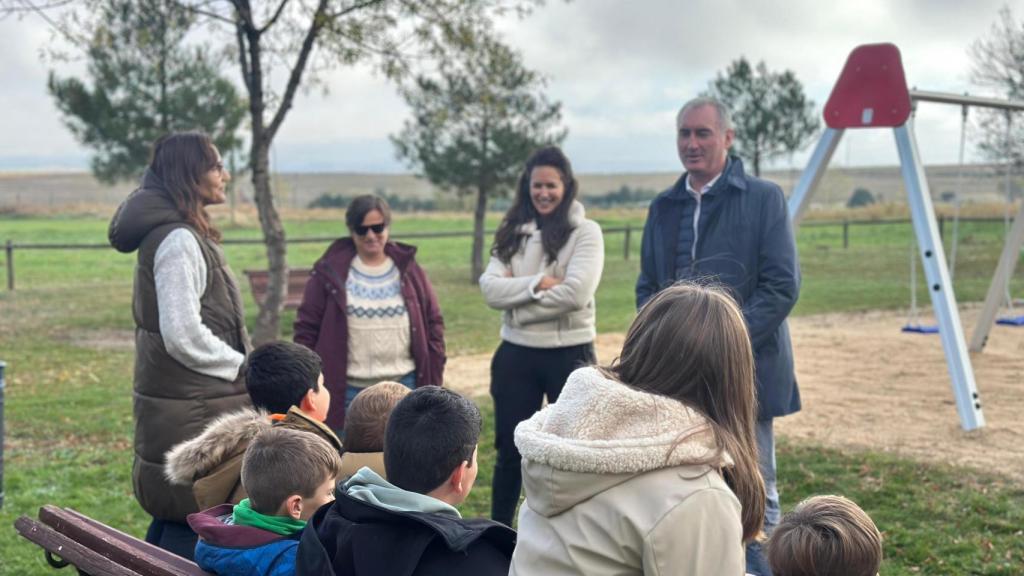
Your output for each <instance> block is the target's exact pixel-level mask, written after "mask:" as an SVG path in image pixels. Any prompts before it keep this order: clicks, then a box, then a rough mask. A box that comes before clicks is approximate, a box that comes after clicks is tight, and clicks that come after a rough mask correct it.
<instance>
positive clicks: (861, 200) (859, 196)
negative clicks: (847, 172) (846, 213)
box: [846, 188, 875, 208]
mask: <svg viewBox="0 0 1024 576" xmlns="http://www.w3.org/2000/svg"><path fill="white" fill-rule="evenodd" d="M874 203H875V197H874V195H872V194H871V191H870V190H868V189H867V188H857V189H855V190H854V191H853V194H851V195H850V199H849V200H847V201H846V207H847V208H859V207H861V206H868V205H871V204H874Z"/></svg>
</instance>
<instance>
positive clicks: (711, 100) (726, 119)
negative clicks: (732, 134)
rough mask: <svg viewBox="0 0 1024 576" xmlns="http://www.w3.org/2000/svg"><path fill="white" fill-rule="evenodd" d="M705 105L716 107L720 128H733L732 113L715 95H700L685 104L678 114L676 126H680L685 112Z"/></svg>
mask: <svg viewBox="0 0 1024 576" xmlns="http://www.w3.org/2000/svg"><path fill="white" fill-rule="evenodd" d="M704 106H711V107H712V108H714V109H715V112H716V113H717V114H718V127H719V128H721V129H722V130H723V131H725V130H732V129H733V126H732V114H731V113H729V109H728V108H726V106H725V104H724V103H723V102H722V101H721V100H719V99H718V98H715V97H714V96H698V97H697V98H694V99H693V100H690V101H689V102H687V103H686V104H683V107H682V108H680V109H679V114H677V115H676V126H677V127H678V126H679V122H680V121H681V120H682V119H683V115H684V114H686V113H687V112H689V111H690V110H693V109H695V108H701V107H704Z"/></svg>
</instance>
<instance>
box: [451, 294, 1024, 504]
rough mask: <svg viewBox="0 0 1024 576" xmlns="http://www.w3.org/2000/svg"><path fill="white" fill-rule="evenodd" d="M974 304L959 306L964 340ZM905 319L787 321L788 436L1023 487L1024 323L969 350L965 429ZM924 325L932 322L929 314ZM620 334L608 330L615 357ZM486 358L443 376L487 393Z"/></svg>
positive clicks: (880, 315)
mask: <svg viewBox="0 0 1024 576" xmlns="http://www.w3.org/2000/svg"><path fill="white" fill-rule="evenodd" d="M977 313H978V310H977V309H976V308H974V309H968V310H965V311H963V312H962V315H961V319H962V322H963V324H964V328H965V330H966V331H967V335H968V338H969V336H970V333H971V331H972V330H973V328H974V322H975V319H976V317H977ZM904 321H905V316H904V315H903V314H901V313H898V312H868V313H862V314H835V315H832V314H830V315H822V316H810V317H802V318H794V319H791V321H790V328H791V330H792V333H793V346H794V348H795V354H796V370H797V378H798V380H799V382H800V392H801V395H802V398H803V406H804V409H803V410H802V411H801V412H798V413H797V414H794V415H792V416H788V417H786V418H780V419H778V420H776V430H777V431H778V433H779V434H781V435H782V436H785V437H787V438H791V439H796V440H806V441H810V442H813V443H816V444H821V445H825V446H831V447H836V448H852V449H858V450H860V449H869V450H874V451H881V452H891V453H896V454H899V455H902V456H908V457H911V458H914V459H918V460H922V461H927V462H938V463H944V464H955V465H962V466H971V467H974V468H979V469H982V470H991V471H995V472H998V473H1001V474H1003V475H1005V476H1008V477H1010V478H1013V479H1014V480H1016V481H1018V482H1020V483H1021V484H1024V416H1022V415H1024V327H1021V328H1010V327H1004V326H996V327H994V328H993V329H992V332H991V335H990V336H989V341H988V345H987V346H986V348H985V351H984V352H983V353H980V354H974V355H972V358H971V361H972V363H973V365H974V372H975V379H976V381H977V385H978V391H979V394H980V395H981V401H982V409H983V411H984V415H985V420H986V426H985V427H984V428H982V429H980V430H977V431H974V432H964V431H963V430H962V429H961V428H960V420H959V416H958V415H957V411H956V403H955V400H954V398H953V391H952V388H951V386H950V379H949V373H948V371H947V369H946V363H945V357H944V356H943V352H942V343H941V342H940V340H939V337H938V336H937V335H919V334H904V333H902V332H900V327H901V326H902V325H903V323H904ZM925 321H928V319H925ZM622 339H623V336H622V335H621V334H602V335H601V336H599V337H598V340H597V355H598V358H599V359H600V360H601V361H602V362H607V361H609V360H611V359H612V358H613V357H614V356H615V355H616V354H617V353H618V351H619V349H620V348H621V346H622ZM490 359H491V355H490V354H476V355H472V356H461V357H458V358H452V359H451V360H450V361H449V362H448V367H447V373H446V380H447V381H448V382H449V385H451V386H452V387H454V388H457V389H459V390H461V391H463V392H465V393H468V394H470V395H474V396H479V395H484V396H486V395H487V393H488V392H487V386H488V383H489V379H490V376H489V370H490Z"/></svg>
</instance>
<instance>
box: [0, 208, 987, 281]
mask: <svg viewBox="0 0 1024 576" xmlns="http://www.w3.org/2000/svg"><path fill="white" fill-rule="evenodd" d="M947 219H948V218H947V217H945V216H940V217H939V232H940V234H941V233H943V232H944V230H945V224H946V220H947ZM1004 221H1005V220H1004V219H1003V218H960V222H975V223H994V222H1004ZM909 223H910V220H909V219H905V218H903V219H900V218H889V219H879V220H848V219H844V220H814V221H804V222H801V223H800V227H801V228H819V227H829V226H841V227H842V229H843V248H849V247H850V226H853V225H856V226H879V225H888V224H909ZM634 228H635V227H634V226H633V225H626V226H615V227H609V228H604V229H603V231H604V234H605V235H606V236H607V235H609V234H622V235H623V239H622V258H623V260H629V255H630V252H631V251H632V248H633V247H632V241H633V230H634ZM493 234H494V231H493V230H491V231H486V232H484V237H488V238H489V237H490V236H492V235H493ZM472 237H473V231H472V230H459V231H448V232H410V233H407V234H395V236H394V238H395V239H400V240H427V239H435V238H472ZM335 240H337V236H310V237H305V238H286V240H285V243H286V244H321V243H322V244H326V243H329V242H333V241H335ZM223 244H225V245H255V244H263V239H262V238H231V239H226V240H224V241H223ZM110 249H111V247H110V244H107V243H104V242H99V243H95V242H94V243H82V244H69V243H66V242H53V243H51V242H15V241H13V240H11V239H9V238H8V239H7V242H6V243H5V244H4V254H5V256H6V260H7V290H9V291H10V290H14V252H15V250H110Z"/></svg>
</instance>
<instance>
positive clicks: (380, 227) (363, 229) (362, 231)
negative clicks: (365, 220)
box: [356, 222, 388, 236]
mask: <svg viewBox="0 0 1024 576" xmlns="http://www.w3.org/2000/svg"><path fill="white" fill-rule="evenodd" d="M387 227H388V225H387V224H384V223H383V222H381V223H380V224H370V225H369V226H363V225H362V224H360V225H359V226H356V234H358V235H360V236H366V233H367V232H369V231H370V230H373V233H374V234H381V233H383V232H384V229H385V228H387Z"/></svg>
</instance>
